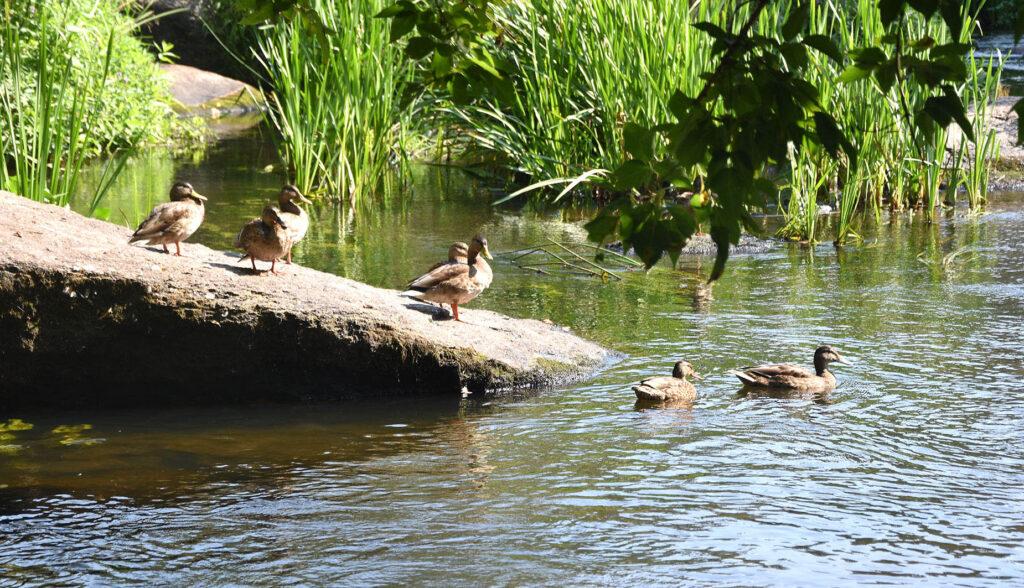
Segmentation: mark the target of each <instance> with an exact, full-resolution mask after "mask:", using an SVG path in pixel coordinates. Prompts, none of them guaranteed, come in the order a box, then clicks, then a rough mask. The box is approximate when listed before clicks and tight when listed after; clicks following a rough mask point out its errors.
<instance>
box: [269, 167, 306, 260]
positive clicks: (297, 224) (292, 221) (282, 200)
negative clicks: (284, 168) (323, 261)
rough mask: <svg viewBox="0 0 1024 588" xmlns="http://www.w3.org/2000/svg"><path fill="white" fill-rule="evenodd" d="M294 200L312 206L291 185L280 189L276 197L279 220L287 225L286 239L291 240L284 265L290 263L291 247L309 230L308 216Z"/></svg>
mask: <svg viewBox="0 0 1024 588" xmlns="http://www.w3.org/2000/svg"><path fill="white" fill-rule="evenodd" d="M296 200H298V201H299V202H305V203H306V204H313V203H312V202H310V201H309V199H307V198H306V197H305V196H303V195H302V192H299V189H298V188H296V187H295V186H293V185H291V184H287V185H285V187H283V188H281V193H280V194H278V195H277V205H278V207H279V208H280V209H281V212H280V215H281V219H282V220H284V222H285V224H286V225H288V237H289V238H290V239H291V244H290V245H288V257H287V258H285V263H291V262H292V247H294V246H295V244H296V243H298V242H299V241H300V240H301V239H302V238H303V237H305V236H306V230H307V229H309V215H308V214H306V211H305V210H302V209H301V208H299V205H298V204H295V201H296Z"/></svg>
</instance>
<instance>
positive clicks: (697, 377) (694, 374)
mask: <svg viewBox="0 0 1024 588" xmlns="http://www.w3.org/2000/svg"><path fill="white" fill-rule="evenodd" d="M690 377H691V378H693V379H695V380H703V379H704V378H702V377H701V376H700V374H698V373H697V372H693V373H691V374H690Z"/></svg>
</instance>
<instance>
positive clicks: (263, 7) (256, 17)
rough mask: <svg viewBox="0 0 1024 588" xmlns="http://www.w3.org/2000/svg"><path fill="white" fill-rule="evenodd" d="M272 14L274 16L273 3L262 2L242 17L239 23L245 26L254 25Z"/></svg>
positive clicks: (267, 18)
mask: <svg viewBox="0 0 1024 588" xmlns="http://www.w3.org/2000/svg"><path fill="white" fill-rule="evenodd" d="M272 16H274V4H273V3H272V2H264V3H262V4H260V6H259V8H257V9H256V10H254V11H252V12H250V13H249V14H248V15H247V16H245V17H244V18H242V20H241V21H240V22H239V24H242V25H245V26H250V25H255V24H259V23H261V22H263V21H265V20H269V19H270V17H272Z"/></svg>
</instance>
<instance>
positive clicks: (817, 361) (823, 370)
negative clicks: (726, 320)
mask: <svg viewBox="0 0 1024 588" xmlns="http://www.w3.org/2000/svg"><path fill="white" fill-rule="evenodd" d="M830 363H843V364H846V365H851V363H850V362H849V361H846V360H845V359H843V358H842V356H840V355H839V352H837V351H836V350H835V349H833V348H832V347H831V346H829V345H822V346H821V347H819V348H818V349H816V350H815V351H814V371H813V372H812V371H811V370H809V369H807V368H805V367H800V366H798V365H791V364H788V363H769V364H765V365H758V366H754V367H746V368H742V370H729V373H730V374H735V375H736V377H737V378H739V379H740V381H741V382H743V383H744V384H746V385H748V386H761V387H766V388H788V389H790V390H807V391H818V392H827V391H829V390H832V389H833V388H835V387H836V377H835V375H834V374H833V373H832V372H831V371H830V370H829V369H828V365H829V364H830Z"/></svg>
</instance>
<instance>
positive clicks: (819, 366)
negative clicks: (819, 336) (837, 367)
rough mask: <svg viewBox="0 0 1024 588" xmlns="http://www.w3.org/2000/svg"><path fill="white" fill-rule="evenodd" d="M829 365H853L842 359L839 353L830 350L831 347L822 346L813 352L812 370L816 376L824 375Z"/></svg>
mask: <svg viewBox="0 0 1024 588" xmlns="http://www.w3.org/2000/svg"><path fill="white" fill-rule="evenodd" d="M830 363H842V364H846V365H853V364H852V363H851V362H849V361H847V360H845V359H843V356H841V355H839V352H838V351H836V350H835V349H833V348H832V346H831V345H822V346H821V347H818V348H817V349H816V350H815V351H814V369H815V371H817V372H818V374H822V373H824V371H825V370H827V369H828V364H830Z"/></svg>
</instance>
